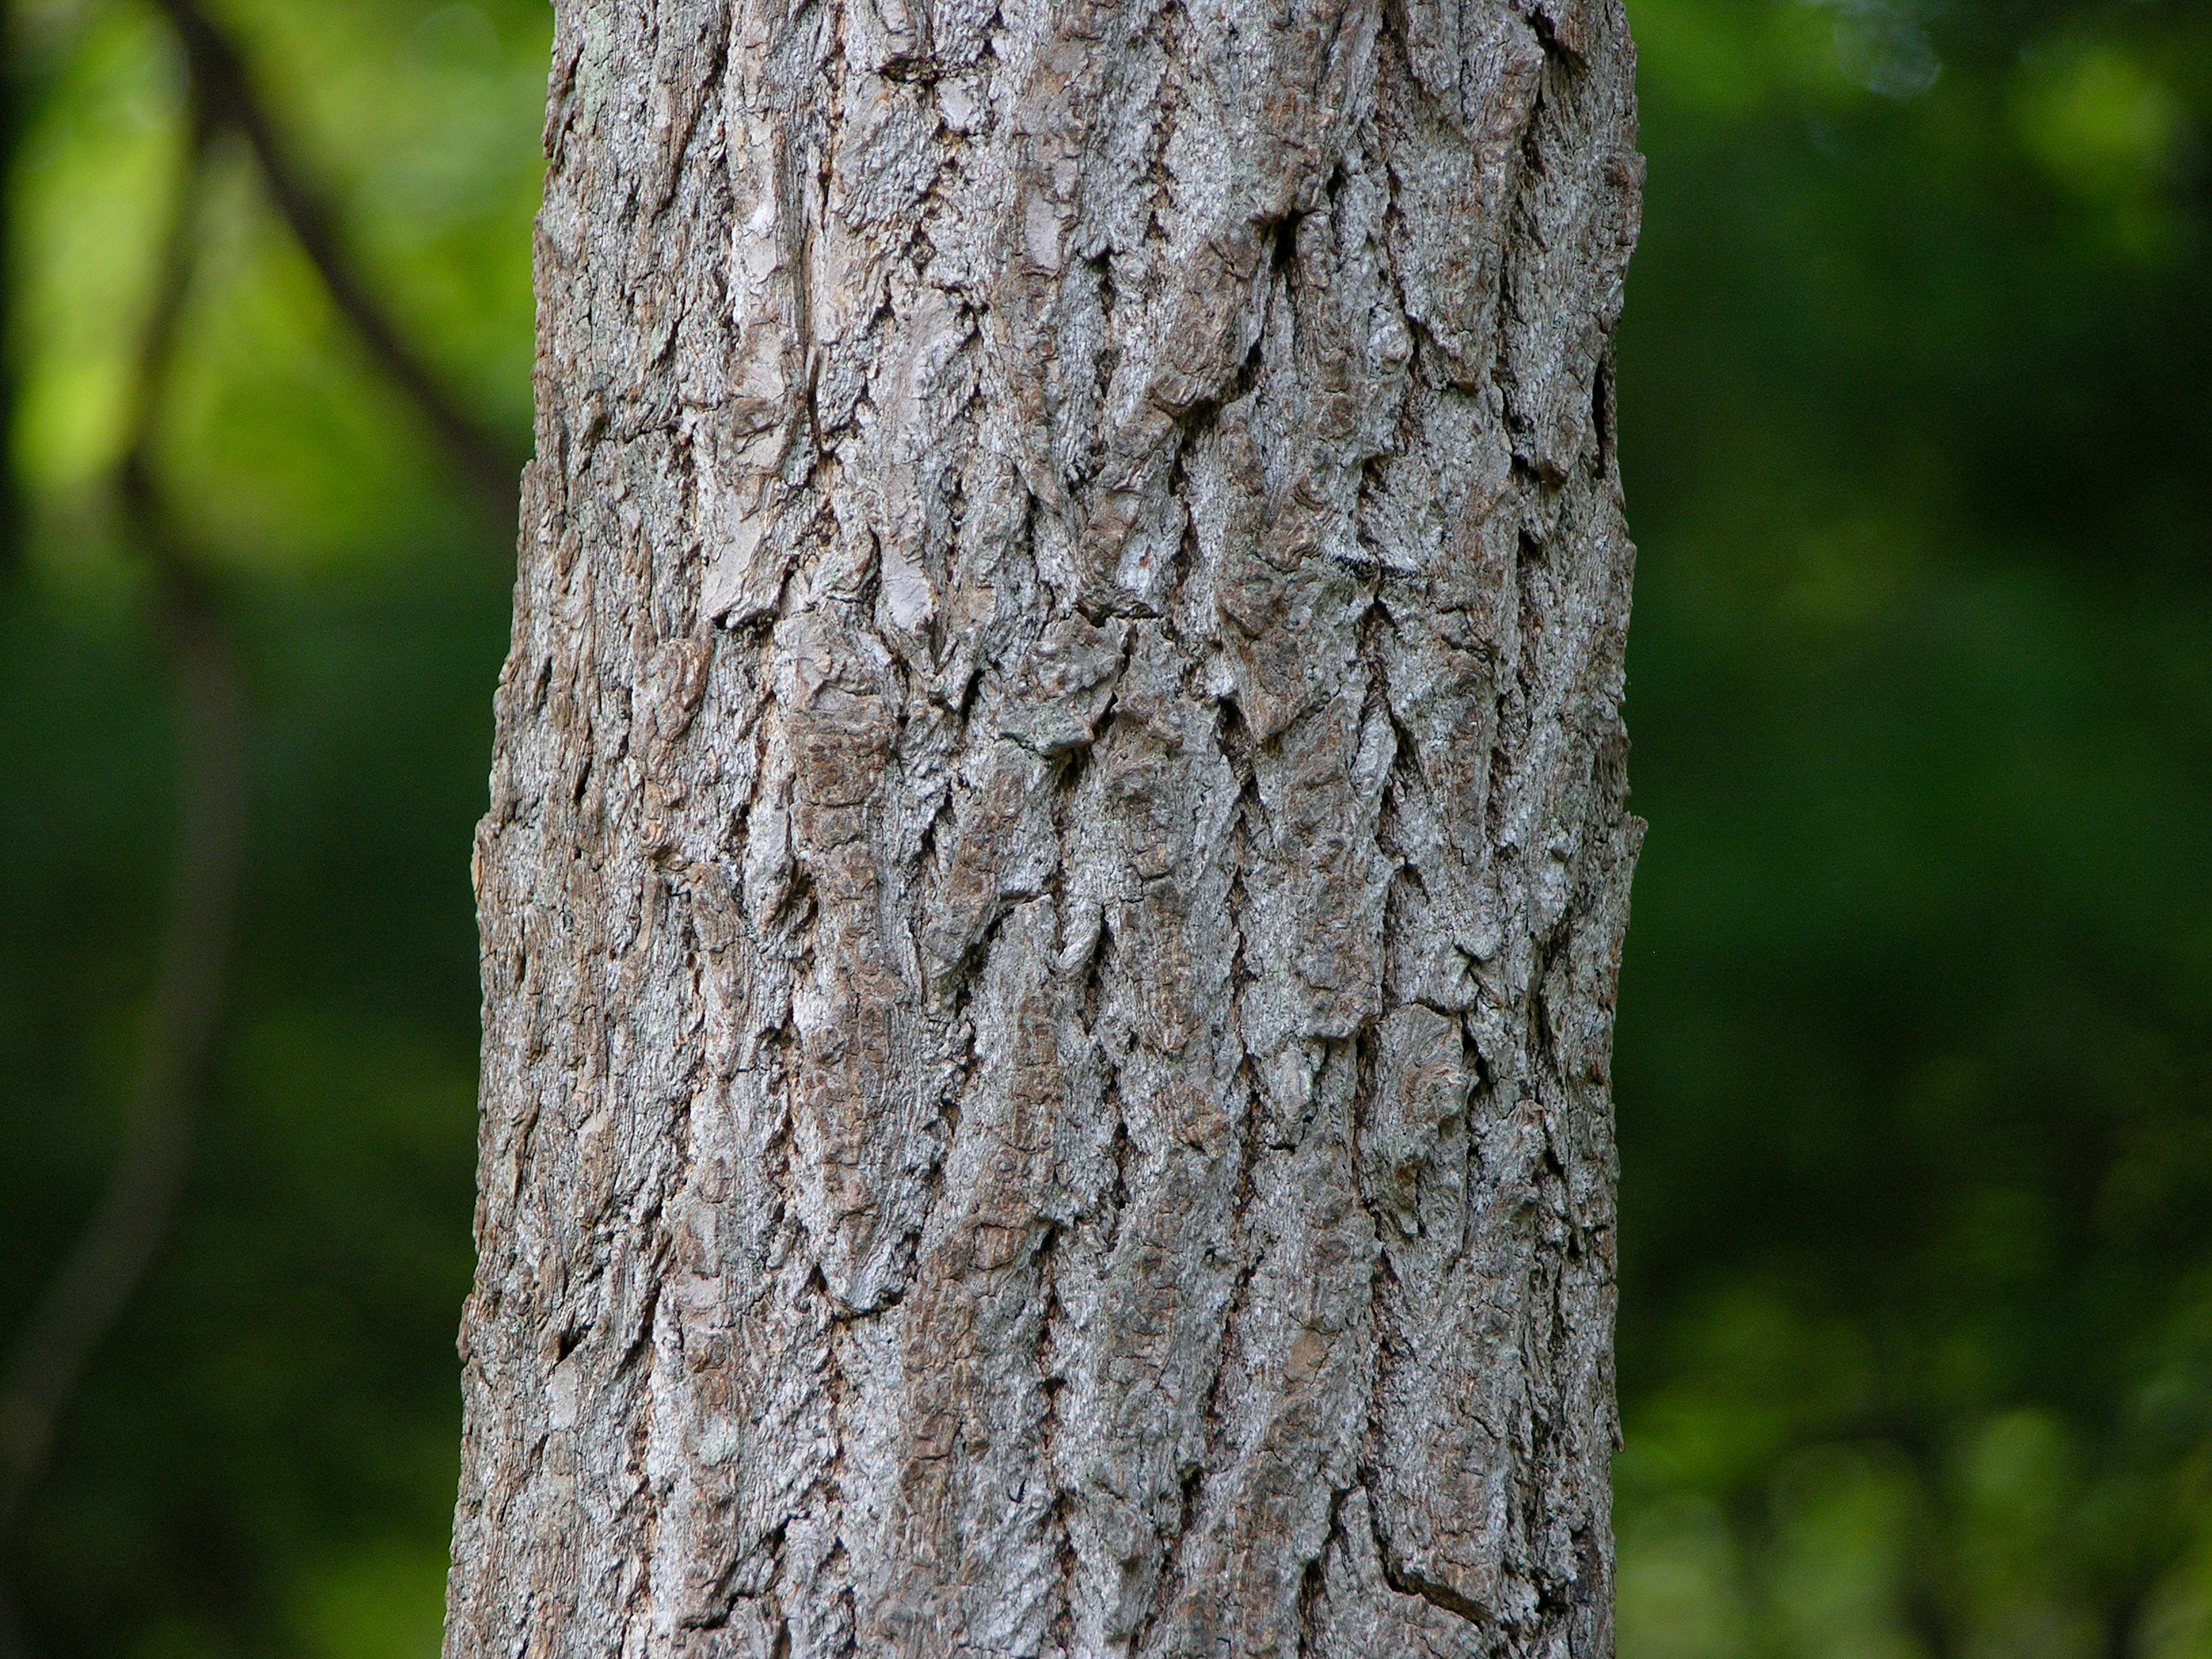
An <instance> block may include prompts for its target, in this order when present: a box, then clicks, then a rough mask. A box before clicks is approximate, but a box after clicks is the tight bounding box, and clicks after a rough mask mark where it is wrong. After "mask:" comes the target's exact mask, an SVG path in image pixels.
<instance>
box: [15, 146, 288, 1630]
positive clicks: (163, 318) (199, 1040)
mask: <svg viewBox="0 0 2212 1659" xmlns="http://www.w3.org/2000/svg"><path fill="white" fill-rule="evenodd" d="M206 115H207V112H206V109H205V106H204V105H199V104H197V103H196V104H195V106H194V114H193V121H192V138H191V149H190V154H189V158H188V160H187V162H186V167H185V175H184V179H183V183H182V185H181V188H180V190H179V200H178V208H177V214H176V219H175V222H174V223H173V225H172V226H171V227H170V234H169V238H168V243H167V248H166V249H165V251H164V255H163V263H162V269H161V279H160V286H159V288H158V289H157V290H156V295H155V312H154V316H153V318H152V319H151V322H150V323H149V327H148V330H147V334H146V340H145V345H144V349H143V351H142V353H141V356H140V362H139V373H138V385H137V404H138V406H137V410H136V411H135V415H134V419H133V423H132V434H133V435H132V441H131V448H130V451H129V453H128V454H127V455H126V456H125V459H124V461H123V465H122V467H121V469H120V471H119V473H118V480H117V483H118V495H120V497H121V503H122V506H123V508H124V513H125V520H126V522H127V524H128V526H129V527H130V529H131V532H132V534H133V536H134V538H135V540H136V542H137V545H138V547H139V548H140V549H141V550H143V552H145V553H146V554H147V555H148V556H149V557H150V559H151V561H152V562H153V566H154V574H155V594H154V603H155V617H156V623H157V626H158V628H159V629H160V630H161V634H162V635H163V636H164V642H165V643H166V645H167V648H168V653H169V658H170V671H171V674H172V676H173V684H174V691H175V697H176V714H177V726H178V738H179V790H180V794H181V798H182V799H181V805H182V808H183V824H182V833H181V835H180V836H179V842H178V848H177V866H176V874H175V888H174V892H173V898H172V902H171V907H170V913H169V919H168V924H167V929H166V931H165V933H164V934H163V937H162V939H161V953H160V957H159V961H158V964H157V967H156V970H155V979H154V986H153V994H152V999H151V1001H150V1003H149V1006H148V1009H147V1014H146V1025H145V1030H144V1036H143V1047H142V1049H141V1054H140V1062H139V1066H138V1072H137V1078H136V1079H135V1081H134V1084H133V1088H132V1094H131V1110H130V1116H129V1120H128V1126H127V1127H126V1130H125V1143H124V1146H123V1149H122V1152H121V1155H120V1157H119V1158H118V1160H117V1162H116V1165H115V1169H114V1172H113V1174H112V1176H110V1178H109V1182H108V1187H107V1190H106V1194H104V1195H103V1196H102V1198H101V1200H100V1206H99V1208H98V1209H97V1210H96V1211H95V1212H94V1214H93V1216H92V1218H91V1219H90V1220H89V1221H88V1222H87V1223H86V1225H85V1227H84V1230H83V1231H82V1233H81V1234H80V1235H79V1236H78V1237H77V1240H76V1244H75V1245H74V1247H73V1248H72V1249H70V1254H69V1256H68V1258H67V1259H66V1260H65V1261H64V1262H63V1264H62V1267H61V1269H60V1271H59V1272H58V1273H57V1274H56V1275H55V1277H54V1279H53V1280H52V1283H50V1284H49V1285H47V1287H46V1293H45V1295H44V1296H43V1297H41V1298H40V1302H39V1304H38V1306H37V1308H36V1310H34V1311H33V1314H32V1316H31V1318H30V1321H29V1322H28V1323H27V1325H26V1326H25V1328H23V1331H22V1333H21V1335H20V1336H19V1337H18V1339H17V1340H16V1343H15V1348H14V1351H13V1352H11V1354H10V1355H9V1364H8V1368H7V1371H6V1373H5V1387H4V1389H0V1534H4V1533H5V1532H6V1531H7V1529H8V1528H9V1527H10V1526H11V1525H12V1524H13V1522H15V1520H16V1519H17V1517H18V1516H20V1514H21V1509H22V1505H23V1503H24V1500H25V1499H26V1498H27V1497H28V1495H29V1493H30V1492H31V1491H32V1489H33V1487H34V1486H35V1485H36V1484H37V1482H38V1480H39V1478H40V1475H41V1474H43V1473H44V1471H45V1468H46V1462H47V1459H48V1458H49V1456H50V1455H52V1449H53V1441H54V1432H55V1429H56V1426H57V1425H58V1422H59V1420H60V1417H61V1413H62V1411H63V1408H64V1406H65V1405H66V1404H67V1402H68V1400H69V1398H70V1394H71V1392H72V1391H73V1390H74V1389H75V1387H76V1382H77V1379H78V1377H79V1376H80V1375H81V1374H82V1371H83V1369H84V1366H85V1364H86V1362H87V1361H88V1359H89V1358H91V1357H92V1355H93V1353H94V1351H95V1350H96V1349H97V1348H98V1347H99V1346H100V1341H101V1340H102V1339H103V1338H104V1337H105V1336H106V1334H107V1333H108V1331H109V1330H110V1329H111V1328H112V1327H113V1325H114V1323H115V1321H116V1319H117V1317H118V1316H119V1315H120V1314H121V1312H122V1311H123V1310H124V1308H125V1305H126V1304H128V1303H129V1301H130V1299H131V1295H132V1293H133V1292H134V1291H137V1288H138V1286H139V1285H140V1283H141V1282H142V1281H143V1279H144V1278H145V1274H146V1271H147V1269H148V1267H150V1266H151V1265H152V1263H153V1261H154V1258H155V1254H156V1252H157V1251H158V1250H159V1249H160V1246H161V1239H162V1237H163V1236H164V1235H165V1234H166V1233H167V1230H168V1225H169V1218H170V1216H171V1214H172V1212H173V1211H174V1209H175V1207H176V1203H177V1199H178V1195H179V1193H180V1192H181V1190H182V1188H183V1186H184V1181H185V1171H186V1169H187V1167H188V1165H189V1163H190V1159H191V1141H192V1129H193V1119H194V1115H195V1113H194V1103H195V1097H196V1095H197V1085H198V1082H199V1078H200V1073H201V1072H202V1071H203V1069H204V1066H205V1064H206V1060H207V1056H208V1053H209V1050H210V1048H211V1047H212V1045H213V1042H214V1039H215V1033H216V1022H217V1020H218V1018H220V1015H221V1012H222V991H223V985H224V981H225V980H226V978H227V976H228V965H229V956H230V943H231V933H232V927H233V921H234V912H235V908H236V905H235V900H236V894H237V885H238V870H239V863H240V848H241V843H242V841H243V834H244V823H245V793H246V742H245V728H246V697H245V686H244V679H243V676H242V674H241V672H240V665H239V662H238V656H237V653H236V650H235V648H234V646H233V644H232V641H231V638H230V634H229V629H228V627H227V626H226V624H225V623H224V620H223V618H222V614H221V611H220V610H219V608H218V607H217V605H216V603H215V600H214V596H213V595H212V593H211V592H210V589H209V587H208V586H207V583H206V581H205V580H204V578H203V577H202V576H201V575H200V574H198V572H197V570H195V569H194V568H193V566H192V564H191V561H190V560H189V559H187V558H186V557H185V556H184V553H183V550H182V549H180V548H179V545H178V544H177V543H176V540H175V538H174V537H173V535H172V534H171V532H170V531H169V528H168V521H167V515H166V514H165V513H162V512H161V507H160V503H159V500H158V498H157V495H156V492H155V486H154V482H153V470H152V449H153V445H154V441H155V430H156V421H157V415H158V410H159V407H160V404H161V389H162V386H163V384H164V382H165V381H166V380H167V373H168V368H169V364H170V361H171V359H172V357H173V355H174V349H175V344H176V336H177V325H178V319H179V315H180V314H181V312H182V310H183V307H184V301H185V293H186V290H187V289H188V287H189V285H190V283H191V271H192V265H193V242H194V240H195V236H196V234H197V229H198V223H197V222H198V211H197V209H198V204H199V198H200V191H201V185H202V181H203V179H204V175H205V172H206V161H207V152H208V143H209V138H210V124H209V122H208V120H207V118H206ZM16 1639H17V1640H18V1641H20V1639H21V1638H20V1637H18V1638H16Z"/></svg>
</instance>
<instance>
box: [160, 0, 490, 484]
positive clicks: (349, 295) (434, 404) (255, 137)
mask: <svg viewBox="0 0 2212 1659" xmlns="http://www.w3.org/2000/svg"><path fill="white" fill-rule="evenodd" d="M157 3H158V4H159V6H160V8H161V12H162V14H163V15H165V16H167V18H168V20H169V22H170V25H171V27H173V28H174V29H175V30H176V32H177V35H178V38H179V40H180V41H181V42H182V43H183V46H184V49H185V59H186V62H187V63H188V64H190V66H191V75H192V80H193V83H194V85H195V86H196V87H197V89H198V95H199V97H200V98H201V99H202V100H204V104H205V105H206V106H207V108H208V111H209V112H210V115H211V116H212V117H213V118H215V119H216V120H218V121H228V122H230V123H234V124H235V125H237V127H238V129H239V131H241V132H242V133H244V134H245V136H246V143H247V144H248V145H249V146H250V147H251V148H252V151H253V157H254V160H255V161H256V162H257V163H258V165H259V167H260V168H261V173H262V177H263V178H264V179H266V180H267V181H268V185H269V194H270V198H271V199H272V200H273V201H274V202H275V204H276V210H277V211H278V212H279V213H280V214H282V215H283V219H284V222H285V223H286V224H287V225H289V226H290V227H291V230H292V234H293V235H294V236H295V238H296V239H297V240H298V241H299V244H300V246H301V248H302V249H303V250H304V251H305V252H306V253H307V258H308V260H309V261H310V262H311V263H312V264H313V265H314V267H315V270H316V272H317V274H318V275H319V276H321V278H322V280H323V286H324V287H325V289H327V290H328V291H329V293H330V296H331V301H333V303H335V304H336V305H337V308H338V310H339V311H340V313H343V315H344V317H345V319H346V320H347V321H348V322H349V323H350V324H351V325H352V326H353V329H354V331H355V332H356V334H358V335H359V336H360V337H361V340H362V343H363V344H364V345H366V346H367V347H368V352H369V356H371V357H372V358H374V360H375V362H376V364H377V366H378V367H379V368H380V369H382V370H383V372H384V374H385V375H386V377H387V378H388V379H389V380H391V381H392V384H393V385H395V386H398V388H399V389H400V390H401V391H402V392H405V393H406V394H407V396H408V397H409V398H410V399H411V400H412V401H413V402H414V404H415V405H416V408H417V409H418V410H420V411H421V412H422V418H423V420H424V421H425V422H427V423H428V425H429V427H430V429H431V430H432V431H433V432H434V433H435V435H437V437H438V439H439V440H440V441H441V443H442V444H443V445H444V446H445V447H446V448H447V452H448V453H450V454H451V456H452V457H453V461H454V463H455V465H458V467H459V470H460V471H461V474H462V476H463V477H464V478H465V480H466V482H467V483H468V484H469V486H470V488H471V489H472V490H473V491H474V492H475V493H476V495H478V496H479V497H480V498H481V499H482V500H483V502H484V504H485V505H486V506H487V507H489V509H490V510H491V512H492V513H493V515H494V516H495V518H496V519H497V520H499V521H500V522H501V524H502V526H505V525H507V524H509V523H511V522H512V520H513V517H514V513H515V502H516V499H517V490H518V487H519V486H518V480H519V477H520V473H521V471H522V464H523V462H524V460H525V459H527V458H526V456H525V455H523V454H522V453H520V451H518V450H516V449H515V448H514V447H513V446H512V445H510V444H509V443H508V442H507V441H506V440H505V438H503V437H502V436H501V435H500V434H498V433H497V432H496V431H495V430H494V429H493V428H490V427H489V426H488V425H486V424H485V423H484V422H483V421H481V420H479V419H478V418H477V416H474V415H473V414H471V413H470V412H469V410H466V409H465V408H464V407H463V406H462V404H460V403H459V401H458V400H457V399H456V398H453V395H452V394H451V393H450V392H448V391H447V388H446V387H445V386H443V385H442V384H441V382H440V380H439V379H438V377H437V375H436V374H435V373H433V372H432V370H431V369H430V368H429V367H428V365H427V364H425V363H424V362H423V361H422V357H421V356H420V355H419V354H418V353H417V352H416V350H415V349H414V348H413V347H412V346H410V345H409V344H408V343H407V342H406V341H405V340H404V338H402V337H401V336H400V332H399V331H398V328H397V327H396V326H395V325H393V323H392V319H391V317H390V315H389V314H387V313H386V310H385V308H384V307H383V306H382V305H381V304H380V303H379V302H378V301H377V300H376V298H375V296H374V295H373V294H371V293H370V291H369V289H368V285H367V284H366V283H363V282H362V277H361V274H360V273H359V272H358V271H357V270H355V268H354V266H353V264H351V262H350V261H349V259H348V258H347V257H346V253H345V250H344V248H343V246H342V245H341V240H340V238H339V236H338V234H337V219H336V216H335V215H334V214H333V213H332V212H331V210H330V208H329V205H328V204H326V203H325V202H324V201H323V199H322V198H321V197H319V195H317V194H316V192H315V191H314V190H313V187H312V186H310V185H309V184H308V183H307V179H305V178H304V177H303V176H302V174H301V170H300V168H299V167H297V166H296V165H295V163H294V161H293V160H292V158H291V154H290V151H289V148H288V146H287V144H286V143H284V141H283V138H282V137H281V135H280V134H279V133H278V131H277V130H276V124H275V122H274V121H272V120H271V119H270V115H269V112H268V111H267V110H266V109H265V108H264V106H263V105H262V103H261V100H260V99H259V98H258V96H257V95H256V94H255V91H254V86H253V79H252V75H251V74H250V73H249V72H248V70H247V69H246V61H245V59H244V58H242V57H241V56H240V53H239V51H238V49H237V48H236V47H235V46H233V45H232V44H231V42H230V41H229V40H228V38H227V37H225V35H224V34H223V33H222V30H221V29H219V28H217V27H216V25H215V23H214V21H213V20H211V19H210V17H209V16H208V15H207V14H206V13H205V12H204V11H203V10H201V9H200V8H199V6H198V4H197V3H196V0H157Z"/></svg>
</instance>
